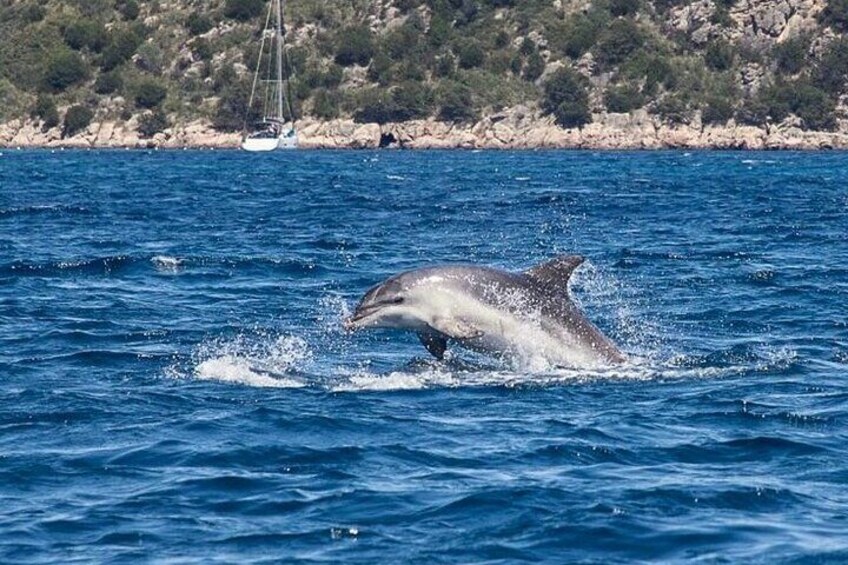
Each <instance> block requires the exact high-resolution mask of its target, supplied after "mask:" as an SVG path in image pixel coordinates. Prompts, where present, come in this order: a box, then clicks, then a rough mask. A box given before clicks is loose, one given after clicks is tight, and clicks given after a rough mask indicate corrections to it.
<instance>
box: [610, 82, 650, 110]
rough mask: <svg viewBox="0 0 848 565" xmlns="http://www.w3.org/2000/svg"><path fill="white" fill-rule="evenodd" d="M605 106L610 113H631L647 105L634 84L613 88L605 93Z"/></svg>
mask: <svg viewBox="0 0 848 565" xmlns="http://www.w3.org/2000/svg"><path fill="white" fill-rule="evenodd" d="M604 105H605V106H606V107H607V110H608V111H610V112H617V113H625V112H631V111H633V110H636V109H638V108H641V107H642V106H644V105H645V97H644V96H643V95H642V92H641V91H640V90H639V87H638V86H635V85H633V84H622V85H618V86H611V87H609V88H608V89H607V91H606V92H605V93H604Z"/></svg>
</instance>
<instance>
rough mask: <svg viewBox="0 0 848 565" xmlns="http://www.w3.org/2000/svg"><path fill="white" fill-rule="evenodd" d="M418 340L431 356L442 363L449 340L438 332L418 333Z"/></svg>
mask: <svg viewBox="0 0 848 565" xmlns="http://www.w3.org/2000/svg"><path fill="white" fill-rule="evenodd" d="M418 339H420V340H421V343H423V344H424V347H426V348H427V351H429V352H430V355H432V356H433V357H435V358H436V359H438V360H439V361H441V360H442V359H444V357H445V350H446V349H447V348H448V340H447V339H445V338H444V336H442V335H439V334H438V333H436V332H430V331H427V332H418Z"/></svg>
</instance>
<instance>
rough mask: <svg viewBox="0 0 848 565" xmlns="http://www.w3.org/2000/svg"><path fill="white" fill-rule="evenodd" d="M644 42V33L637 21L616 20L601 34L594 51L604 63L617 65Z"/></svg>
mask: <svg viewBox="0 0 848 565" xmlns="http://www.w3.org/2000/svg"><path fill="white" fill-rule="evenodd" d="M644 44H645V37H644V34H643V33H642V30H641V29H639V26H638V25H637V24H636V23H634V22H633V21H631V20H614V21H613V22H612V23H611V24H610V25H609V27H608V28H607V29H606V30H605V31H604V32H603V33H602V34H601V36H600V38H599V39H598V44H597V45H595V48H594V53H595V56H596V57H597V59H598V61H599V62H601V63H602V64H605V65H617V64H619V63H622V62H624V61H625V60H626V59H628V58H629V57H630V56H631V55H632V54H633V53H634V52H636V50H638V49H639V48H640V47H642V45H644Z"/></svg>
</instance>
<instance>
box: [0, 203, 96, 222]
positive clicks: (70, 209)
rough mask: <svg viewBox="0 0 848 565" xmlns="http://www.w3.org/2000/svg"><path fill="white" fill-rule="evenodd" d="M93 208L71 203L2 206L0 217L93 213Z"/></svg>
mask: <svg viewBox="0 0 848 565" xmlns="http://www.w3.org/2000/svg"><path fill="white" fill-rule="evenodd" d="M91 213H92V210H91V209H89V208H86V207H85V206H73V205H70V204H35V205H30V206H13V207H11V208H0V219H4V218H11V217H15V216H35V215H44V214H52V215H65V214H91Z"/></svg>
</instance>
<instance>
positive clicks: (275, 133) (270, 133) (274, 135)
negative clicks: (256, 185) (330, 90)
mask: <svg viewBox="0 0 848 565" xmlns="http://www.w3.org/2000/svg"><path fill="white" fill-rule="evenodd" d="M272 16H274V17H273V19H274V20H275V22H274V27H273V28H272V27H271V20H272ZM268 38H270V41H268V43H271V44H272V45H271V46H269V49H268V50H269V53H270V51H271V50H272V49H273V50H274V53H273V58H271V57H269V62H268V70H267V75H266V78H265V79H264V80H261V79H260V78H259V75H260V73H261V72H262V67H263V65H262V55H263V54H264V52H265V44H266V39H268ZM284 57H285V51H284V46H283V10H282V0H273V1H272V2H271V5H270V6H269V7H268V16H267V17H266V18H265V28H264V29H263V31H262V42H261V43H260V46H259V62H258V63H257V64H256V73H255V74H254V75H253V87H252V88H251V89H250V102H249V104H248V112H250V109H251V108H253V100H254V97H255V96H256V95H258V93H257V85H258V84H261V85H264V87H263V88H260V89H259V90H261V91H262V93H263V100H264V109H263V117H262V121H260V122H258V123H256V124H254V128H253V131H252V132H250V133H248V134H247V135H245V137H244V139H243V140H242V143H241V148H242V149H244V150H245V151H274V150H276V149H295V148H297V131H296V130H295V127H294V110H293V109H292V97H291V87H290V84H289V81H288V77H284V76H283V58H284ZM272 66H275V67H276V69H275V70H276V73H272V72H271V71H272V69H271V67H272ZM286 67H287V68H288V64H287V65H286ZM245 125H246V120H245Z"/></svg>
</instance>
